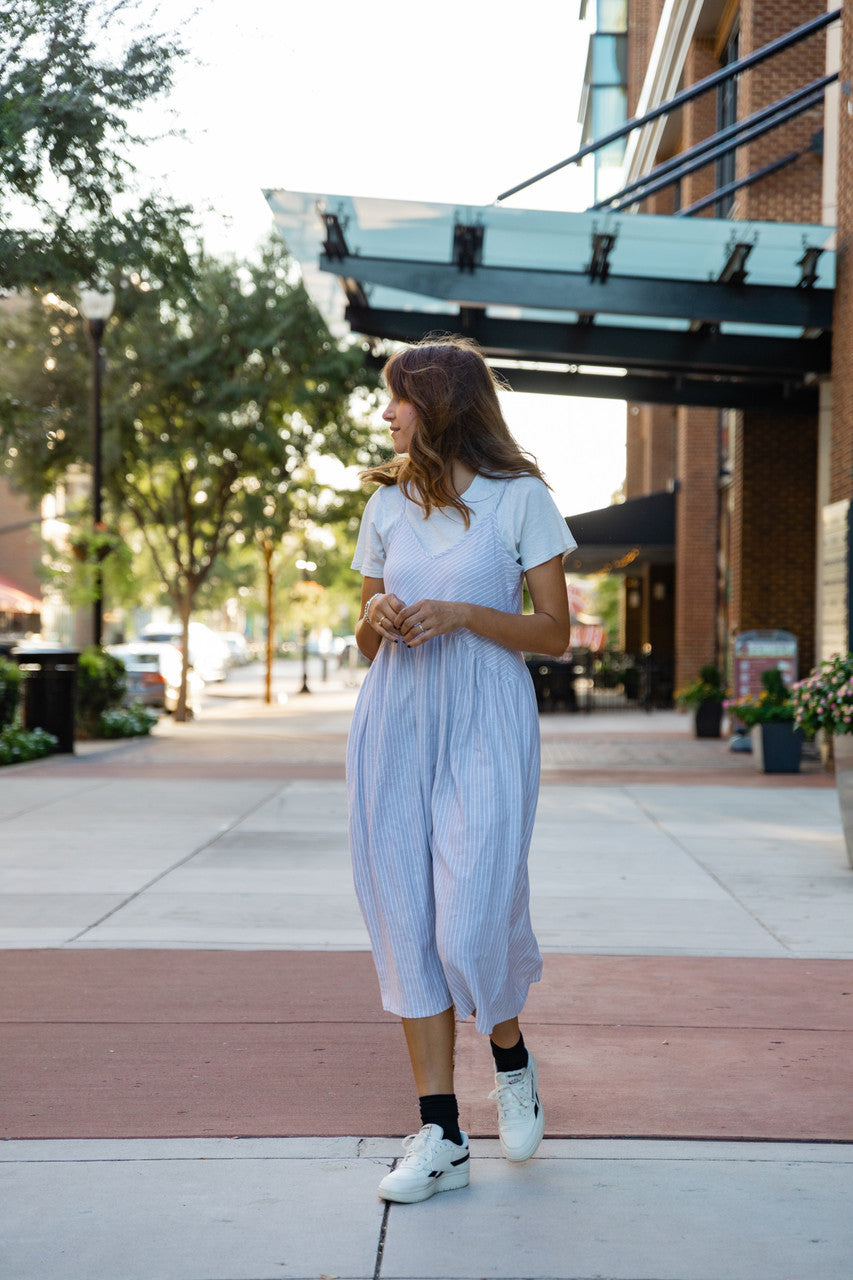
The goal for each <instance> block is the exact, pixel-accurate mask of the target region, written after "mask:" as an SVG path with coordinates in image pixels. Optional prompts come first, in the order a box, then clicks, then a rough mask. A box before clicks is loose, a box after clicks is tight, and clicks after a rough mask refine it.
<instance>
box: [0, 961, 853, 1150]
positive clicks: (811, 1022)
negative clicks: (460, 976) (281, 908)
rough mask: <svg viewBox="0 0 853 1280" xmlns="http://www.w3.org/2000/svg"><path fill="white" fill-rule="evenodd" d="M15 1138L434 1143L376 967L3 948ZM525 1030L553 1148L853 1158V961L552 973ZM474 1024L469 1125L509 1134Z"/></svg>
mask: <svg viewBox="0 0 853 1280" xmlns="http://www.w3.org/2000/svg"><path fill="white" fill-rule="evenodd" d="M0 973H2V982H0V1023H2V1037H3V1054H2V1057H0V1099H2V1103H0V1110H2V1117H3V1119H2V1135H3V1136H4V1137H7V1138H82V1137H85V1138H96V1137H100V1138H104V1137H112V1138H131V1137H186V1136H212V1135H223V1136H237V1135H240V1136H286V1135H310V1134H316V1135H336V1134H351V1133H356V1134H362V1135H370V1134H378V1135H381V1134H388V1135H392V1134H399V1133H403V1132H406V1131H407V1130H408V1129H411V1128H413V1127H417V1125H416V1115H415V1110H414V1105H413V1088H412V1085H411V1083H410V1070H409V1066H408V1061H407V1058H406V1053H405V1049H404V1046H403V1037H402V1034H401V1032H400V1028H399V1026H398V1024H397V1020H396V1019H395V1018H393V1017H391V1016H390V1015H387V1014H385V1013H383V1012H382V1011H381V1009H380V1007H379V999H378V992H377V986H376V980H375V976H374V973H373V966H372V961H371V958H370V956H369V955H367V954H365V953H362V952H356V953H341V952H296V951H281V952H276V951H260V952H224V951H215V952H198V951H136V952H134V951H102V950H97V951H95V950H92V951H85V950H80V951H8V952H4V953H0ZM524 1026H525V1035H526V1037H527V1039H528V1041H529V1043H530V1044H531V1046H533V1047H534V1048H535V1051H536V1053H537V1056H538V1058H539V1061H540V1064H541V1080H542V1091H543V1097H544V1098H545V1100H546V1115H547V1129H546V1133H547V1135H548V1136H551V1137H619V1136H622V1137H662V1138H676V1137H678V1138H751V1139H764V1140H774V1139H779V1140H783V1139H784V1140H792V1141H796V1140H815V1141H833V1140H835V1141H848V1142H849V1141H853V1108H851V1106H850V1097H851V1091H853V1052H851V1051H853V962H851V961H840V960H785V959H782V960H774V959H762V960H749V959H711V958H691V957H680V958H670V957H657V956H642V957H630V956H629V957H625V956H557V955H550V956H548V957H546V962H545V976H544V979H543V981H542V983H540V984H538V985H537V986H536V987H534V988H533V989H532V991H531V996H530V1000H529V1002H528V1005H527V1009H526V1011H525V1021H524ZM489 1064H490V1055H489V1050H488V1046H487V1045H486V1044H485V1043H484V1041H483V1038H482V1037H481V1036H478V1035H477V1033H476V1031H475V1030H474V1028H473V1026H472V1025H471V1024H470V1023H466V1024H464V1025H463V1026H461V1027H460V1035H459V1045H458V1075H457V1079H458V1091H459V1095H460V1100H461V1106H462V1119H463V1123H464V1124H465V1125H466V1126H467V1127H468V1128H469V1129H470V1131H471V1132H472V1133H473V1134H475V1135H477V1136H484V1135H485V1136H491V1135H494V1132H495V1126H494V1109H493V1104H492V1103H490V1102H488V1100H487V1097H486V1095H487V1094H488V1092H489V1089H490V1088H491V1079H490V1065H489Z"/></svg>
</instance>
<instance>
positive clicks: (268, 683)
mask: <svg viewBox="0 0 853 1280" xmlns="http://www.w3.org/2000/svg"><path fill="white" fill-rule="evenodd" d="M261 546H262V548H263V552H264V571H265V573H266V578H267V650H266V671H265V674H264V702H265V703H266V704H267V706H269V705H270V704H271V702H272V661H273V649H274V647H275V598H274V591H273V588H274V586H275V574H274V573H273V567H272V561H273V555H274V553H275V548H274V546H273V544H272V542H270V541H269V540H268V539H266V538H265V539H264V541H263V542H262V543H261Z"/></svg>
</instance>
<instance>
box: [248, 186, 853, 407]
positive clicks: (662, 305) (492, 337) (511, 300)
mask: <svg viewBox="0 0 853 1280" xmlns="http://www.w3.org/2000/svg"><path fill="white" fill-rule="evenodd" d="M266 197H267V200H268V201H269V204H270V207H271V209H272V211H273V215H274V218H275V223H276V226H277V228H278V229H279V231H280V232H281V234H282V236H283V237H284V239H285V241H286V242H287V244H288V247H289V248H290V251H291V253H292V254H293V256H294V258H295V259H297V261H298V262H299V264H300V266H301V269H302V273H303V278H304V280H305V284H306V287H307V289H308V291H309V293H310V294H311V296H312V297H313V299H314V302H315V304H316V305H317V306H318V308H319V309H320V311H321V312H322V314H323V315H324V317H325V318H326V320H327V322H328V323H329V324H330V327H331V328H332V330H333V332H335V333H337V334H341V333H342V332H345V331H347V329H351V330H352V331H354V332H357V333H363V334H366V335H368V336H370V337H374V338H377V339H389V340H401V341H412V340H415V339H416V338H417V337H419V336H423V334H425V333H427V332H430V331H431V330H436V329H444V330H447V331H453V332H466V333H470V334H471V335H472V336H474V337H476V338H477V339H478V341H480V343H481V345H482V346H483V348H484V350H485V351H486V353H487V354H488V355H489V356H491V357H493V358H494V359H495V360H500V361H501V363H502V364H503V365H507V364H509V365H510V366H511V365H512V364H513V362H517V363H518V365H519V369H520V372H521V373H524V372H525V369H524V366H525V364H528V365H529V364H530V363H531V362H533V363H535V364H537V365H540V366H541V365H542V364H543V363H544V364H545V365H546V366H551V369H550V373H548V372H547V370H546V375H545V381H547V382H548V383H549V385H548V387H547V389H548V390H554V389H557V387H556V385H555V383H554V379H555V376H557V375H558V374H561V373H562V374H563V375H568V380H566V378H565V377H564V381H566V385H565V387H564V388H563V389H565V390H570V391H574V393H575V394H607V395H609V396H611V397H612V396H614V395H616V396H619V397H620V398H626V399H644V398H648V399H649V400H652V401H654V400H659V401H660V402H668V403H706V404H730V405H731V406H732V407H737V405H744V406H746V405H748V404H749V403H752V401H753V399H754V400H755V402H756V403H766V402H767V400H766V398H767V397H768V396H770V399H771V400H772V399H773V398H774V396H775V394H776V392H778V394H780V395H783V396H784V397H785V398H786V403H787V404H788V407H796V406H795V405H794V401H797V402H798V403H800V404H801V405H802V406H803V407H805V403H806V401H808V402H809V403H811V401H812V400H813V391H808V387H809V385H810V384H811V383H813V382H814V379H815V377H817V376H820V375H821V374H823V373H825V372H827V371H828V369H829V360H830V355H829V331H830V329H831V323H832V319H831V318H832V290H833V285H834V268H835V255H834V252H833V249H832V247H831V246H832V244H833V239H832V237H833V229H832V228H830V227H824V226H816V225H812V224H796V223H769V222H732V221H727V220H724V219H714V218H696V219H683V218H673V217H662V216H658V215H649V214H615V213H611V212H607V211H598V212H583V213H566V212H557V211H551V210H538V209H512V208H507V207H505V206H503V205H500V206H498V205H490V206H471V205H449V204H432V203H426V202H419V201H399V200H383V199H377V198H373V197H360V196H348V195H329V194H318V193H309V192H291V191H284V190H271V191H268V192H266ZM342 286H343V287H342ZM596 368H597V369H598V370H599V372H604V371H605V370H606V371H608V372H609V373H610V374H611V375H612V373H613V372H615V371H616V370H617V369H619V370H620V371H624V372H625V374H626V376H628V377H629V378H631V379H632V381H631V382H630V383H629V382H626V383H625V384H624V386H623V387H622V389H621V391H617V390H614V378H613V377H612V376H610V377H606V378H605V379H604V381H605V382H606V383H607V384H608V385H607V386H606V387H604V388H603V389H602V390H601V391H596V390H594V389H589V388H588V389H582V388H581V387H580V385H579V381H578V374H579V373H580V372H581V370H582V369H583V370H585V371H587V372H585V374H584V376H585V377H586V378H587V380H588V379H589V378H590V377H595V374H594V373H592V374H590V373H589V372H588V370H590V369H593V370H594V369H596ZM526 372H527V373H529V374H531V377H527V378H525V377H522V378H521V379H519V378H517V377H513V376H512V375H511V376H510V381H511V382H513V384H514V385H520V383H521V382H524V384H525V389H529V388H530V387H532V386H533V385H534V383H535V382H536V378H535V377H532V374H533V372H534V371H533V370H531V369H527V371H526ZM638 378H639V379H640V381H641V383H642V384H643V385H641V386H640V387H639V388H637V387H636V386H634V383H635V382H636V381H637V379H638ZM720 380H723V381H725V382H726V383H727V384H729V390H728V391H726V392H724V391H723V390H722V388H721V387H720V386H719V385H717V386H716V388H714V387H712V386H711V385H710V383H711V382H714V381H715V382H716V383H717V384H719V382H720ZM540 381H541V380H540ZM557 381H559V377H557ZM685 381H689V383H690V386H688V387H687V388H686V390H685V385H684V384H685ZM700 381H701V382H703V383H705V385H703V386H700V385H698V383H699V382H700ZM676 383H678V385H675V384H676ZM646 384H647V385H646ZM541 385H542V389H545V386H544V381H543V382H541ZM589 385H590V386H591V384H589ZM774 388H775V391H774ZM638 390H639V391H642V392H644V394H643V395H638V394H636V393H637V391H638ZM686 392H691V393H695V397H698V398H693V399H691V398H690V396H688V395H687V394H686ZM801 393H802V394H801ZM726 395H728V397H729V398H728V400H727V399H726V398H725V397H726ZM679 396H680V397H681V398H678V397H679ZM762 397H764V398H765V399H764V400H762ZM792 397H793V398H792Z"/></svg>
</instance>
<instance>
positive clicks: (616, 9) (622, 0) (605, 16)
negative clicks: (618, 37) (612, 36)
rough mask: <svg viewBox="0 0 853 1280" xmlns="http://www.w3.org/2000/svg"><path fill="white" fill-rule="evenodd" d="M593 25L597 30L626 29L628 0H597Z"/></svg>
mask: <svg viewBox="0 0 853 1280" xmlns="http://www.w3.org/2000/svg"><path fill="white" fill-rule="evenodd" d="M595 25H596V26H597V28H598V30H599V31H627V30H628V0H598V4H597V6H596V24H595Z"/></svg>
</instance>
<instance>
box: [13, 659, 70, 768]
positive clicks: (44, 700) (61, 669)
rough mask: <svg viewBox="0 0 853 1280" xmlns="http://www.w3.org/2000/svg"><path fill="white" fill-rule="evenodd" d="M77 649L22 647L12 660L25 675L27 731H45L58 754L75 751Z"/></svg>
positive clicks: (25, 724)
mask: <svg viewBox="0 0 853 1280" xmlns="http://www.w3.org/2000/svg"><path fill="white" fill-rule="evenodd" d="M78 656H79V655H78V652H77V650H76V649H38V648H35V647H31V646H29V645H26V646H25V645H19V646H18V647H17V648H16V649H15V651H14V653H13V654H12V657H13V658H14V660H15V661H16V662H17V664H18V666H19V667H20V668H21V671H22V672H23V675H24V680H23V686H22V689H21V693H22V695H23V697H22V712H23V721H24V728H25V729H46V730H47V732H48V733H52V734H53V736H54V737H55V738H56V739H57V740H58V745H57V748H56V750H57V752H59V751H73V750H74V700H75V694H76V689H77V658H78Z"/></svg>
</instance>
